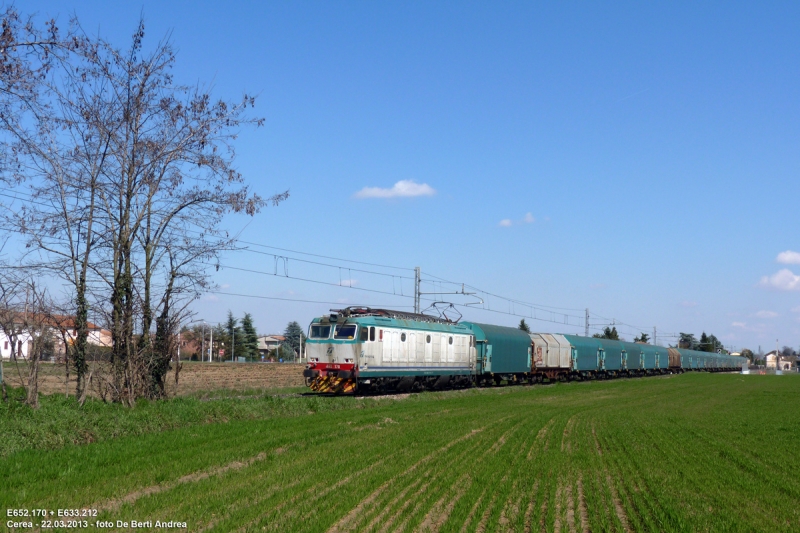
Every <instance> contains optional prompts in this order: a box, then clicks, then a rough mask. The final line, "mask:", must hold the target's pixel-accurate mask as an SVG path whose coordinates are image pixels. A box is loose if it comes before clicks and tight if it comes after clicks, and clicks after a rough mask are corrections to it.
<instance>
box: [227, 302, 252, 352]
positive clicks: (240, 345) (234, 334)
mask: <svg viewBox="0 0 800 533" xmlns="http://www.w3.org/2000/svg"><path fill="white" fill-rule="evenodd" d="M238 323H239V321H238V320H237V319H236V318H235V317H234V316H233V313H232V312H231V311H230V310H229V311H228V320H227V321H226V322H225V329H226V330H227V332H228V339H229V343H230V344H226V346H230V350H231V357H235V358H239V357H247V355H248V354H247V349H246V346H245V343H244V336H243V335H242V328H240V327H238ZM227 356H228V353H227V352H225V357H226V358H227Z"/></svg>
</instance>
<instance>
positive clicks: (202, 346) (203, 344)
mask: <svg viewBox="0 0 800 533" xmlns="http://www.w3.org/2000/svg"><path fill="white" fill-rule="evenodd" d="M205 354H206V323H205V322H203V340H201V341H200V362H201V363H202V362H203V356H204V355H205Z"/></svg>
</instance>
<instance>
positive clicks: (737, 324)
mask: <svg viewBox="0 0 800 533" xmlns="http://www.w3.org/2000/svg"><path fill="white" fill-rule="evenodd" d="M731 326H733V327H735V328H742V329H744V328H746V327H747V324H745V323H744V322H734V323H733V324H731Z"/></svg>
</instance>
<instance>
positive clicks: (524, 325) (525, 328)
mask: <svg viewBox="0 0 800 533" xmlns="http://www.w3.org/2000/svg"><path fill="white" fill-rule="evenodd" d="M519 329H521V330H522V331H524V332H525V333H530V332H531V328H530V327H529V326H528V324H527V322H525V319H524V318H523V319H522V320H520V321H519Z"/></svg>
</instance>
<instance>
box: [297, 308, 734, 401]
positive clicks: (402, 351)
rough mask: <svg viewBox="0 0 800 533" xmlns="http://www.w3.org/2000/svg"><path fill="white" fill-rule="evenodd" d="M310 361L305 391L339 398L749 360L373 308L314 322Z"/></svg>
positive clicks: (722, 367)
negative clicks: (360, 394)
mask: <svg viewBox="0 0 800 533" xmlns="http://www.w3.org/2000/svg"><path fill="white" fill-rule="evenodd" d="M306 357H307V360H308V365H307V368H306V369H305V370H304V371H303V375H304V377H305V378H306V384H307V385H308V386H309V387H310V388H311V389H312V390H314V391H317V392H331V393H355V392H356V391H359V392H370V391H376V392H384V391H387V392H388V391H419V390H426V389H443V388H460V387H470V386H474V385H478V386H484V385H499V384H500V383H501V382H503V381H506V382H508V383H537V382H542V381H545V380H549V381H555V380H560V381H567V380H586V379H608V378H614V377H625V376H629V377H630V376H645V375H653V374H667V373H679V372H686V371H695V370H701V371H709V372H719V371H736V370H741V368H742V364H743V362H744V361H745V359H744V358H742V357H735V356H730V355H725V354H718V353H709V352H699V351H695V350H685V349H680V348H664V347H661V346H654V345H650V344H643V343H633V342H624V341H616V340H607V339H598V338H594V337H581V336H577V335H559V334H549V333H526V332H524V331H522V330H520V329H516V328H508V327H502V326H495V325H490V324H479V323H476V322H451V321H449V320H446V319H442V318H436V317H432V316H428V315H422V314H412V313H405V312H401V311H391V310H386V309H371V308H367V307H348V308H347V309H343V310H338V311H335V312H332V313H331V314H330V315H326V316H322V317H320V318H315V319H314V320H313V321H312V323H311V325H310V326H309V331H308V338H307V341H306Z"/></svg>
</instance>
